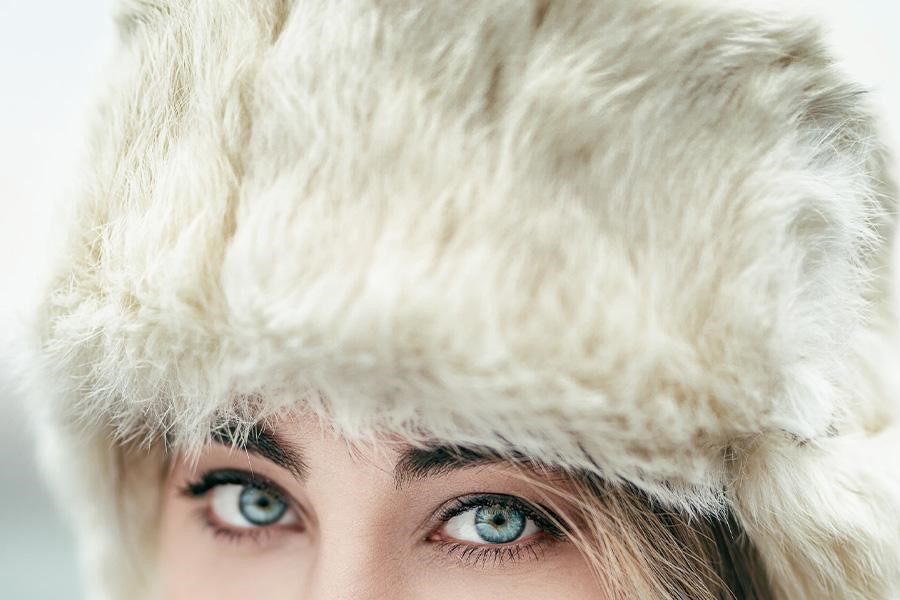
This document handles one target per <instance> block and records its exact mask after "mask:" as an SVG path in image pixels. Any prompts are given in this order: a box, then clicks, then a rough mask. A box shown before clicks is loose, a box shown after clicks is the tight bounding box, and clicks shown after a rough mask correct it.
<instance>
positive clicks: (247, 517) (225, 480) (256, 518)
mask: <svg viewBox="0 0 900 600" xmlns="http://www.w3.org/2000/svg"><path fill="white" fill-rule="evenodd" d="M183 493H184V494H185V495H187V496H189V497H193V498H202V499H203V501H204V504H205V509H204V510H203V515H204V520H205V521H206V522H207V524H208V525H210V526H211V527H212V528H213V529H214V530H215V531H216V532H217V533H228V532H230V533H234V534H238V533H252V532H256V531H261V530H263V529H265V530H267V531H268V530H270V529H272V528H274V527H275V526H278V527H279V528H281V526H294V525H297V524H299V522H300V519H299V517H298V513H297V509H296V508H295V507H294V505H293V504H292V503H291V502H290V501H288V499H287V498H288V496H287V495H286V494H285V493H284V492H283V491H281V488H279V487H278V486H277V485H275V484H274V483H272V482H270V481H268V480H267V479H264V478H262V477H260V476H258V475H254V474H252V473H247V472H244V471H233V470H228V469H225V470H218V471H210V472H208V473H206V474H204V475H203V476H202V477H201V479H200V480H199V481H197V482H196V483H191V484H189V485H188V486H187V487H186V488H185V489H184V491H183Z"/></svg>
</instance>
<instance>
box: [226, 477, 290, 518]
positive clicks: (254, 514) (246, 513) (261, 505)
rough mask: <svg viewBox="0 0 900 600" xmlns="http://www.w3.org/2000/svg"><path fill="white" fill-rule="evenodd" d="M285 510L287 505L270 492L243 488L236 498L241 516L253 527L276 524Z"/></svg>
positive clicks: (247, 487)
mask: <svg viewBox="0 0 900 600" xmlns="http://www.w3.org/2000/svg"><path fill="white" fill-rule="evenodd" d="M287 508H288V506H287V504H286V503H285V502H284V501H283V500H282V499H281V498H279V497H278V496H276V495H275V494H273V493H272V492H270V491H268V490H264V489H260V488H257V487H253V486H245V487H244V489H243V490H242V491H241V494H240V496H239V497H238V509H239V510H240V511H241V515H242V516H243V517H244V518H245V519H247V520H248V521H249V522H250V523H253V524H254V525H271V524H273V523H276V522H277V521H278V520H279V519H281V517H282V516H284V513H285V511H286V510H287Z"/></svg>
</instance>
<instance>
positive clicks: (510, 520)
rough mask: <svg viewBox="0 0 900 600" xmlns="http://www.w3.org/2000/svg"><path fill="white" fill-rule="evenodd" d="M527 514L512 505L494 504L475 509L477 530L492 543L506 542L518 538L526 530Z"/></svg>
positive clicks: (482, 537)
mask: <svg viewBox="0 0 900 600" xmlns="http://www.w3.org/2000/svg"><path fill="white" fill-rule="evenodd" d="M526 520H527V518H526V516H525V514H524V513H523V512H522V511H521V510H518V509H516V508H513V507H511V506H503V505H501V504H492V505H489V506H481V507H479V508H478V509H476V511H475V530H476V531H477V532H478V535H479V537H481V539H483V540H484V541H486V542H490V543H491V544H505V543H508V542H512V541H514V540H516V539H517V538H518V537H519V536H520V535H522V532H523V531H524V530H525V523H526Z"/></svg>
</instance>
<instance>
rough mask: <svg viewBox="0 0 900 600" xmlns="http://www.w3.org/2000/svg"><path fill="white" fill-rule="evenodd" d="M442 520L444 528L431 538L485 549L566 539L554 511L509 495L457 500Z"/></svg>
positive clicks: (475, 496)
mask: <svg viewBox="0 0 900 600" xmlns="http://www.w3.org/2000/svg"><path fill="white" fill-rule="evenodd" d="M440 521H441V522H442V523H443V525H441V526H440V527H439V528H438V529H437V530H436V531H435V532H434V533H433V534H432V536H431V538H430V539H432V540H435V541H443V542H453V543H456V544H460V543H462V544H465V545H480V546H485V545H500V544H514V543H516V542H523V543H527V542H528V541H534V540H538V539H541V538H555V539H562V538H564V537H565V534H564V533H563V532H562V530H561V529H560V528H559V527H558V526H557V525H556V524H555V522H556V523H561V522H562V521H561V520H560V519H559V517H558V516H557V515H555V514H554V513H553V512H552V511H549V510H546V509H543V510H539V509H537V508H535V507H534V506H532V505H531V504H530V503H528V502H526V501H525V500H522V499H520V498H517V497H516V496H508V495H505V494H476V495H472V496H465V497H462V498H456V499H454V500H453V502H452V503H451V504H450V505H449V506H447V507H446V508H445V509H444V510H443V511H441V513H440ZM554 521H555V522H554ZM542 534H547V535H542Z"/></svg>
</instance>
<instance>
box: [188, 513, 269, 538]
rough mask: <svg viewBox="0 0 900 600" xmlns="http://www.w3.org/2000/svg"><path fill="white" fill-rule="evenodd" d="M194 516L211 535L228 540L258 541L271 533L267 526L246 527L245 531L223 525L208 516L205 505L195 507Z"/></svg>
mask: <svg viewBox="0 0 900 600" xmlns="http://www.w3.org/2000/svg"><path fill="white" fill-rule="evenodd" d="M194 516H195V517H196V519H197V520H198V521H199V522H200V525H201V526H202V527H203V528H204V529H205V530H207V531H209V532H210V533H211V534H212V535H213V537H216V538H219V537H221V538H225V539H226V540H228V541H229V542H234V543H241V542H246V541H251V542H260V541H262V540H263V539H264V536H266V535H270V534H271V533H272V531H271V529H270V528H268V527H257V528H247V530H246V531H239V530H237V529H234V528H231V527H223V526H221V525H219V524H218V523H216V522H215V521H213V519H212V518H211V517H210V516H209V509H208V508H207V507H205V506H204V507H201V508H199V509H197V510H196V511H195V512H194Z"/></svg>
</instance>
